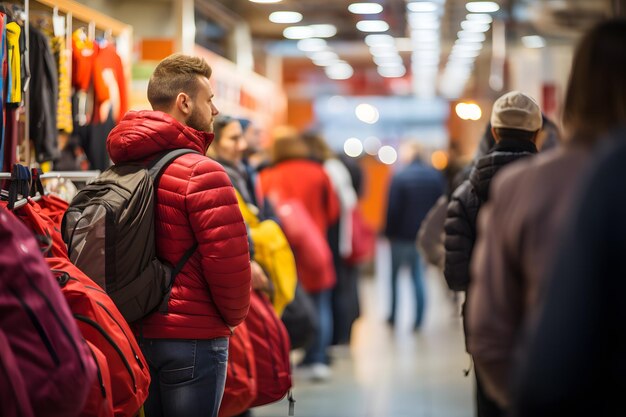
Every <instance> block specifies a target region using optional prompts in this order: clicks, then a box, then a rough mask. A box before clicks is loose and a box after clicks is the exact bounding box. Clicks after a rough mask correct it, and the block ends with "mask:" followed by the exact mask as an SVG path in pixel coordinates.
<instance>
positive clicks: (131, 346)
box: [96, 301, 143, 369]
mask: <svg viewBox="0 0 626 417" xmlns="http://www.w3.org/2000/svg"><path fill="white" fill-rule="evenodd" d="M96 304H98V305H99V306H100V307H102V309H103V310H104V311H105V312H106V313H107V314H108V315H109V317H111V320H113V321H114V322H115V324H117V326H118V327H119V328H120V330H121V331H122V334H124V337H125V338H126V340H127V341H128V346H129V347H130V350H131V351H132V352H133V356H134V357H135V360H136V361H137V364H138V365H139V367H140V368H141V369H143V363H141V359H139V355H137V352H135V349H134V348H133V345H132V343H131V341H130V338H129V337H128V335H127V334H126V332H125V331H124V328H123V327H122V326H120V323H119V322H118V321H117V320H116V319H115V317H113V314H111V312H110V311H109V309H107V308H106V306H105V305H104V304H102V303H101V302H100V301H96Z"/></svg>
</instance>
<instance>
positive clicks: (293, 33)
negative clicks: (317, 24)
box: [283, 26, 315, 39]
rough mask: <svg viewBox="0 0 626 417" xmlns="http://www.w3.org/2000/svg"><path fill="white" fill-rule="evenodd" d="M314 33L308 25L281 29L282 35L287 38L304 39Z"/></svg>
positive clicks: (312, 35)
mask: <svg viewBox="0 0 626 417" xmlns="http://www.w3.org/2000/svg"><path fill="white" fill-rule="evenodd" d="M314 35H315V33H314V32H313V29H312V28H310V27H309V26H289V27H288V28H285V30H283V36H284V37H285V38H287V39H306V38H312V37H314Z"/></svg>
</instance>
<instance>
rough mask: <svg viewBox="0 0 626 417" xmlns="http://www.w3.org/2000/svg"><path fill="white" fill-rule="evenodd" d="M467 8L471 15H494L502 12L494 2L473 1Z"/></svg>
mask: <svg viewBox="0 0 626 417" xmlns="http://www.w3.org/2000/svg"><path fill="white" fill-rule="evenodd" d="M465 8H466V9H467V11H468V12H471V13H494V12H497V11H498V10H500V6H499V5H498V3H496V2H493V1H472V2H470V3H467V4H466V5H465Z"/></svg>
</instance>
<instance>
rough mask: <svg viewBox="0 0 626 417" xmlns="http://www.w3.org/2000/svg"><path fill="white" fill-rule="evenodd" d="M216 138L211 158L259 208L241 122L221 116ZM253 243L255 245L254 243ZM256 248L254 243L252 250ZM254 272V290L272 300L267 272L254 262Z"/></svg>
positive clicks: (209, 154) (245, 199)
mask: <svg viewBox="0 0 626 417" xmlns="http://www.w3.org/2000/svg"><path fill="white" fill-rule="evenodd" d="M213 129H214V135H215V138H214V140H213V144H212V146H211V147H210V148H209V150H208V151H207V156H209V157H211V158H213V159H214V160H215V161H217V162H219V163H220V164H221V165H222V167H224V171H226V174H228V178H230V182H231V183H232V184H233V187H234V188H235V190H237V192H238V193H239V195H240V196H241V197H242V198H243V201H244V202H245V203H246V204H251V205H254V206H256V197H255V193H254V187H253V186H252V179H251V178H250V171H249V170H248V167H247V166H246V165H245V164H244V163H243V155H244V152H245V151H246V149H248V143H247V142H246V140H245V139H244V136H243V130H242V128H241V122H240V121H239V120H238V119H235V118H233V117H230V116H218V117H216V118H215V121H214V123H213ZM250 243H251V242H250ZM253 250H254V246H253V245H252V244H250V251H251V252H252V251H253ZM250 269H251V272H252V276H251V279H252V288H253V289H255V290H259V291H262V292H265V293H267V294H268V296H270V297H271V295H272V289H271V284H270V281H269V279H268V278H267V275H265V272H264V271H263V269H262V268H261V267H260V266H259V264H258V263H256V262H255V261H254V260H252V261H251V263H250Z"/></svg>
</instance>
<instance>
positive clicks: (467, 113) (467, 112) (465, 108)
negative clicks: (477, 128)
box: [454, 103, 483, 121]
mask: <svg viewBox="0 0 626 417" xmlns="http://www.w3.org/2000/svg"><path fill="white" fill-rule="evenodd" d="M454 110H455V111H456V115H457V116H459V117H460V118H461V119H463V120H474V121H476V120H480V118H481V117H482V115H483V112H482V110H481V109H480V106H478V104H475V103H459V104H457V105H456V106H455V107H454Z"/></svg>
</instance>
